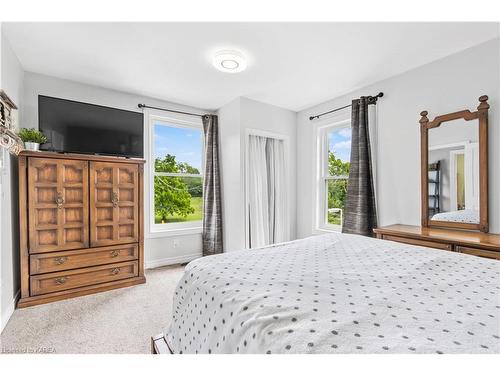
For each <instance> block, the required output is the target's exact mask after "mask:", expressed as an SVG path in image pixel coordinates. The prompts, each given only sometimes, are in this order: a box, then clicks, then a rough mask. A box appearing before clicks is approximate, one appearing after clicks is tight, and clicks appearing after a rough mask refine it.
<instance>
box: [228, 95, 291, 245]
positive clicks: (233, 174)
mask: <svg viewBox="0 0 500 375" xmlns="http://www.w3.org/2000/svg"><path fill="white" fill-rule="evenodd" d="M218 116H219V129H220V142H221V160H222V166H221V169H222V173H221V176H222V188H223V213H224V242H225V244H224V247H225V250H226V251H232V250H239V249H243V248H244V247H245V207H244V203H245V159H244V155H245V142H246V139H245V137H246V134H247V131H248V130H249V129H255V130H261V131H266V132H270V133H274V134H278V135H282V136H284V137H286V138H287V140H286V141H287V142H288V145H287V146H288V151H289V157H288V159H287V162H288V179H289V180H288V188H289V192H288V193H289V196H288V198H289V205H288V208H289V218H290V222H289V224H290V237H291V239H294V238H295V236H296V210H295V207H296V189H295V180H296V176H295V170H296V159H295V156H296V113H295V112H293V111H290V110H287V109H283V108H279V107H276V106H273V105H269V104H265V103H261V102H257V101H254V100H251V99H247V98H244V97H240V98H237V99H235V100H233V101H232V102H230V103H228V104H227V105H225V106H223V107H222V108H221V109H219V111H218Z"/></svg>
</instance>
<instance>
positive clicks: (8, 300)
mask: <svg viewBox="0 0 500 375" xmlns="http://www.w3.org/2000/svg"><path fill="white" fill-rule="evenodd" d="M1 34H2V35H1V36H0V40H1V58H0V60H1V73H0V77H1V80H0V88H2V89H3V90H4V91H5V92H6V93H7V95H9V97H10V98H11V99H12V100H13V101H14V103H16V105H17V106H18V107H19V108H22V106H23V95H22V93H23V79H24V72H23V69H22V67H21V64H20V63H19V60H18V59H17V57H16V55H15V54H14V52H13V51H12V48H11V46H10V43H9V41H8V40H7V39H6V38H5V34H4V33H1ZM19 120H20V121H22V117H21V116H20V117H19ZM0 152H1V153H2V156H1V158H2V165H1V166H0V207H1V215H0V224H1V225H0V232H1V234H0V244H1V249H0V250H1V254H0V255H1V261H0V267H1V270H0V294H1V296H0V313H1V327H0V328H1V329H2V330H3V328H4V327H5V324H7V321H8V320H9V318H10V315H11V314H12V312H13V310H14V305H15V298H16V294H17V291H18V290H19V252H18V247H17V244H18V242H17V238H18V236H17V232H18V226H17V222H18V213H17V201H18V199H17V189H16V187H15V180H16V178H17V168H16V159H15V158H14V157H11V156H10V155H9V154H8V153H7V152H6V151H4V149H0Z"/></svg>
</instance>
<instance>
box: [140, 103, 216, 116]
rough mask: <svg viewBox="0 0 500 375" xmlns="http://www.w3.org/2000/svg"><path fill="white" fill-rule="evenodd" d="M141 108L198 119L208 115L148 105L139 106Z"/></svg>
mask: <svg viewBox="0 0 500 375" xmlns="http://www.w3.org/2000/svg"><path fill="white" fill-rule="evenodd" d="M137 106H138V107H139V108H150V109H157V110H159V111H165V112H172V113H180V114H182V115H188V116H197V117H203V116H206V115H200V114H199V113H191V112H183V111H175V110H173V109H168V108H160V107H152V106H149V105H146V104H141V103H139V104H137Z"/></svg>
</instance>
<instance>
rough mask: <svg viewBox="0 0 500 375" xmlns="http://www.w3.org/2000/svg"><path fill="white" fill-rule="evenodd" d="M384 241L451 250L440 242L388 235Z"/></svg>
mask: <svg viewBox="0 0 500 375" xmlns="http://www.w3.org/2000/svg"><path fill="white" fill-rule="evenodd" d="M384 240H388V241H395V242H401V243H406V244H409V245H416V246H425V247H432V248H434V249H441V250H449V251H451V250H452V246H451V244H446V243H440V242H433V241H424V240H416V239H413V238H404V237H397V236H388V235H385V234H384Z"/></svg>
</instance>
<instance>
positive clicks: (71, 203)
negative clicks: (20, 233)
mask: <svg viewBox="0 0 500 375" xmlns="http://www.w3.org/2000/svg"><path fill="white" fill-rule="evenodd" d="M28 160H29V161H28V207H29V218H28V222H29V251H30V253H44V252H50V251H60V250H70V249H80V248H85V247H88V246H89V230H88V228H89V221H88V217H89V214H88V162H86V161H80V160H62V159H50V158H46V159H44V158H29V159H28Z"/></svg>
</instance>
